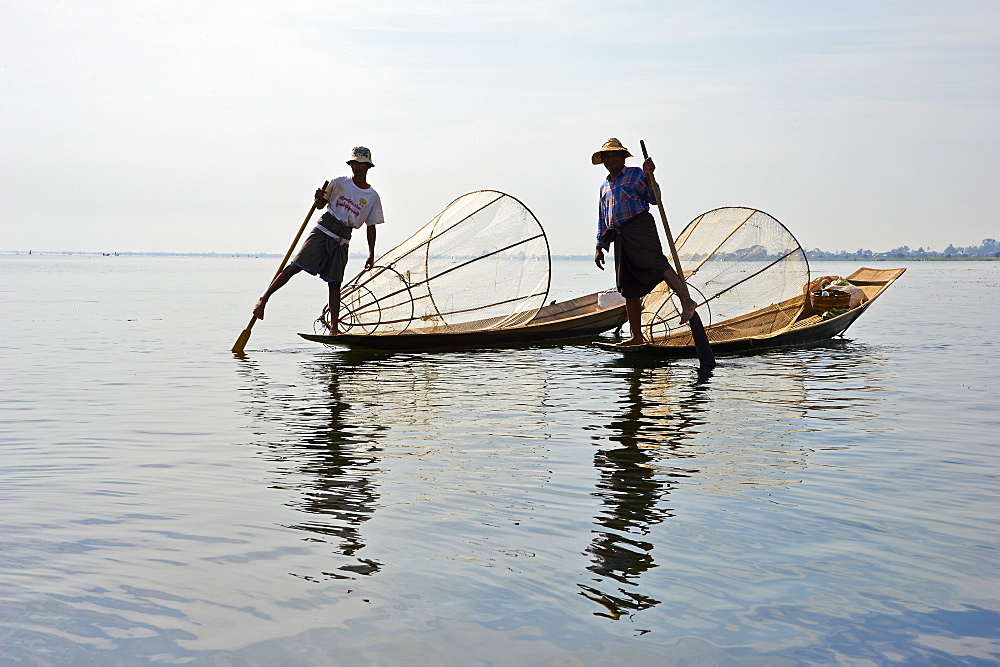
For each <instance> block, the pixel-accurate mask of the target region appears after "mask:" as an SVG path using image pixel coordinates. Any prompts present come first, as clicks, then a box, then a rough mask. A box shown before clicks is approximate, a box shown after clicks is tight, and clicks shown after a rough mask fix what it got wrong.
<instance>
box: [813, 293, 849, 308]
mask: <svg viewBox="0 0 1000 667" xmlns="http://www.w3.org/2000/svg"><path fill="white" fill-rule="evenodd" d="M826 293H827V294H829V296H823V290H817V291H815V292H810V294H809V300H810V301H811V302H812V307H813V309H814V310H815V311H816V312H818V313H822V312H823V311H825V310H833V309H835V308H844V309H847V308H850V307H851V295H850V294H848V293H847V292H841V291H839V290H835V289H828V290H826Z"/></svg>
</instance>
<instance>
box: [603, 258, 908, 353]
mask: <svg viewBox="0 0 1000 667" xmlns="http://www.w3.org/2000/svg"><path fill="white" fill-rule="evenodd" d="M904 271H906V269H868V268H861V269H858V270H857V271H855V272H854V273H852V274H851V275H850V276H847V280H848V282H850V283H851V284H852V285H855V286H856V287H859V288H861V290H862V291H864V293H865V297H866V299H865V301H864V303H862V304H861V305H859V306H855V307H854V308H852V309H850V310H848V311H847V312H844V313H841V314H839V315H836V316H834V317H827V318H825V319H824V318H823V317H822V314H821V313H815V312H812V311H811V310H809V309H808V308H803V302H804V301H805V295H804V294H803V295H802V296H799V297H796V298H795V299H790V300H789V301H787V302H783V303H781V304H776V306H774V307H777V308H780V309H786V308H793V309H796V308H797V309H798V310H799V311H800V313H799V316H798V318H797V319H796V320H795V321H794V323H793V324H792V325H791V326H790V327H787V328H785V329H782V330H780V331H777V332H774V333H771V334H767V335H761V336H747V337H732V335H731V334H730V332H731V331H733V330H738V329H739V328H740V324H741V322H743V321H746V320H750V319H753V318H754V316H756V315H758V314H759V313H762V312H763V311H758V312H757V313H749V314H748V315H742V316H740V317H738V318H733V319H732V320H724V321H722V322H717V323H713V324H711V325H710V326H707V327H705V332H706V333H707V334H708V339H709V342H710V343H711V344H712V352H714V353H715V355H716V356H719V355H727V354H746V353H752V352H756V351H759V350H769V349H774V348H780V347H796V346H801V345H808V344H811V343H817V342H820V341H824V340H828V339H830V338H833V337H834V336H837V335H839V334H842V333H844V332H845V331H847V328H848V327H850V326H851V325H852V324H854V322H855V320H857V319H858V318H859V317H861V315H862V313H864V312H865V311H866V310H868V308H869V307H870V306H871V305H872V304H873V303H874V302H875V299H877V298H878V297H879V296H880V295H881V294H882V293H883V292H884V291H885V290H886V289H887V288H888V287H889V285H891V284H892V283H893V282H894V281H895V280H896V279H897V278H899V277H900V276H901V275H903V272H904ZM774 307H772V308H774ZM737 320H738V321H737ZM597 345H598V346H600V347H602V348H604V349H606V350H613V351H615V352H621V353H622V354H627V355H647V356H656V357H666V358H691V357H697V356H698V353H697V350H695V347H694V345H693V343H692V341H691V334H690V332H689V331H688V330H687V329H686V328H685V329H684V330H682V331H679V332H677V333H674V334H673V335H671V336H669V337H667V338H665V339H658V340H655V341H652V342H650V343H646V344H645V345H631V346H628V347H618V346H617V345H615V344H614V343H606V342H598V343H597Z"/></svg>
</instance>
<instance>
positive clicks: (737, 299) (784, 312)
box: [642, 207, 809, 345]
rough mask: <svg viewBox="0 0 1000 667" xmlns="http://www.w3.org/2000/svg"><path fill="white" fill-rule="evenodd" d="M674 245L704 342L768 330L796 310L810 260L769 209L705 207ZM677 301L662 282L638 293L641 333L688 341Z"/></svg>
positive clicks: (787, 322) (783, 325)
mask: <svg viewBox="0 0 1000 667" xmlns="http://www.w3.org/2000/svg"><path fill="white" fill-rule="evenodd" d="M676 246H677V254H678V256H679V258H680V262H681V267H682V268H683V270H684V274H685V276H686V278H687V283H688V288H689V289H690V292H691V298H693V299H694V300H695V301H697V302H698V304H699V305H698V313H699V314H700V316H701V319H702V322H703V323H704V324H705V328H706V333H707V334H708V339H709V341H711V342H722V341H726V340H733V339H736V338H747V337H755V336H767V335H772V334H775V333H777V332H780V331H783V330H785V329H787V328H789V327H790V326H791V325H792V323H793V322H794V321H795V319H796V317H797V316H798V314H799V312H800V311H801V309H802V307H803V304H804V300H803V298H802V296H803V289H804V288H805V286H806V285H807V284H808V282H809V262H808V260H807V259H806V255H805V252H803V250H802V247H801V246H800V245H799V242H798V241H796V240H795V237H794V236H792V234H791V232H789V231H788V230H787V229H786V228H785V226H784V225H782V224H781V223H780V222H778V221H777V220H775V219H774V218H773V217H771V216H770V215H768V214H767V213H764V212H763V211H758V210H756V209H752V208H742V207H728V208H719V209H715V210H714V211H709V212H708V213H703V214H702V215H700V216H698V217H697V218H695V219H694V220H693V221H692V222H691V224H689V225H688V226H687V227H686V228H685V229H684V231H683V232H681V235H680V236H679V237H678V238H677V243H676ZM671 263H672V262H671ZM678 306H679V302H678V300H677V298H676V297H675V296H674V293H673V291H672V290H670V288H669V287H668V286H667V284H666V283H661V284H660V285H659V286H658V287H657V288H656V289H655V290H653V292H652V293H650V294H649V295H647V296H646V297H645V298H644V299H643V317H642V325H643V332H644V334H645V335H646V336H647V337H648V338H650V339H652V340H654V341H655V342H657V343H661V344H667V345H691V344H692V343H693V341H692V339H691V333H690V329H688V327H687V326H683V327H681V326H680V313H679V311H678Z"/></svg>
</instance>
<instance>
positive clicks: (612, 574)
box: [578, 340, 891, 619]
mask: <svg viewBox="0 0 1000 667" xmlns="http://www.w3.org/2000/svg"><path fill="white" fill-rule="evenodd" d="M762 361H763V363H761V362H762ZM883 366H884V359H882V358H881V357H880V355H879V354H878V353H877V351H875V350H871V349H866V348H864V347H862V346H859V345H857V344H853V343H851V342H850V341H845V340H836V341H828V342H825V343H823V344H822V345H817V346H814V347H812V348H808V349H800V350H793V351H775V352H772V353H769V354H766V355H756V356H754V357H752V358H746V359H740V358H731V359H728V360H726V361H723V362H722V365H721V366H720V367H718V368H717V369H716V370H715V373H714V374H715V376H716V377H715V378H713V377H712V375H711V374H697V373H698V372H697V370H696V369H694V368H692V367H690V366H684V365H675V364H672V363H671V362H659V363H657V362H656V361H648V362H646V363H645V364H643V363H642V362H641V361H639V360H618V361H617V362H614V363H612V364H610V369H611V370H612V371H617V372H618V373H619V375H620V377H621V385H620V386H621V396H623V399H622V400H621V401H620V403H621V405H622V407H621V411H620V413H619V416H617V417H616V418H613V419H611V420H610V421H607V422H606V423H605V424H604V425H603V429H604V430H605V431H606V432H607V433H608V435H607V437H606V439H605V440H602V441H601V442H602V444H603V443H611V446H604V447H601V448H600V449H599V450H598V451H597V453H596V454H595V456H594V465H595V467H596V469H597V470H598V472H599V474H600V478H599V481H598V483H597V486H596V490H595V495H596V496H597V497H598V498H600V500H601V503H602V511H601V512H600V513H599V514H598V515H597V516H595V517H594V538H593V540H592V542H591V544H590V545H589V546H588V547H587V548H586V549H585V550H584V551H585V553H586V554H587V555H588V556H589V557H590V559H591V565H590V566H589V567H588V570H589V571H590V572H591V573H593V574H595V575H597V576H596V577H591V581H590V582H588V583H587V584H578V585H579V587H580V589H581V591H580V594H581V595H583V596H584V597H586V598H588V599H590V600H592V601H594V602H596V603H597V604H599V605H600V607H601V609H600V610H599V611H597V612H595V614H596V615H598V616H606V617H608V618H612V619H618V618H621V617H623V616H632V615H633V614H635V613H636V612H638V611H641V610H643V609H647V608H649V607H652V606H655V605H656V604H659V602H660V601H659V600H657V599H655V598H653V597H651V596H650V595H648V594H646V593H644V592H643V590H642V586H641V581H640V578H641V576H642V575H643V573H645V572H648V571H649V570H651V569H653V568H655V567H657V563H656V561H655V559H654V556H653V554H654V550H656V551H657V553H660V554H663V552H665V551H668V550H669V542H668V541H667V540H666V539H665V538H664V536H663V530H662V529H658V528H657V525H658V524H661V523H662V522H663V521H664V520H665V519H667V518H670V517H672V516H674V515H675V512H674V510H673V509H672V508H670V507H669V506H668V505H667V504H666V502H667V498H668V497H669V496H670V495H671V494H674V493H677V492H680V491H683V492H684V493H685V494H688V493H691V492H696V493H704V494H708V495H710V496H713V497H716V498H718V497H720V496H737V495H739V496H746V495H754V496H755V497H758V498H759V499H760V500H761V501H762V502H778V501H776V500H775V499H774V498H773V497H772V496H771V493H770V491H772V490H774V489H778V488H786V487H788V486H790V485H793V484H798V483H800V482H801V481H802V478H803V475H804V473H803V471H804V469H805V468H806V466H807V457H808V456H809V454H810V453H811V452H812V451H813V450H812V449H810V448H809V447H808V446H806V445H805V444H804V439H803V438H801V437H799V434H800V433H802V432H806V431H816V430H820V429H825V428H826V427H827V424H828V423H829V422H831V421H832V422H839V423H844V422H848V423H850V424H851V425H852V426H853V427H854V428H857V429H865V430H877V429H878V428H879V425H878V423H877V420H878V414H880V411H879V409H878V408H877V406H876V405H875V402H874V401H875V399H876V398H877V396H875V395H874V394H875V393H876V392H879V391H881V390H882V387H881V386H880V385H878V384H874V383H872V381H871V379H872V378H887V377H891V373H889V372H888V371H886V370H885V369H884V368H883ZM695 374H697V375H695ZM861 378H867V384H865V385H864V386H861V387H859V386H857V385H858V382H859V381H861V380H860V379H861ZM845 387H846V388H849V389H851V391H846V392H843V391H841V390H842V389H844V388H845ZM863 394H867V396H866V397H865V398H864V399H859V398H858V397H859V395H863ZM601 417H602V418H603V417H604V415H601ZM734 433H737V434H739V437H736V438H734V437H733V435H734ZM845 446H849V445H845V444H844V443H843V442H842V441H831V442H829V443H828V444H825V445H824V446H823V449H825V450H835V449H842V448H844V447H845ZM710 502H712V503H717V502H719V501H718V500H713V501H710ZM660 558H661V559H663V558H664V555H661V556H660ZM654 588H655V589H657V590H662V589H663V586H662V582H661V583H660V585H656V586H654Z"/></svg>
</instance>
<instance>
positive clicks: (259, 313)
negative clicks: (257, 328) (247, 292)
mask: <svg viewBox="0 0 1000 667" xmlns="http://www.w3.org/2000/svg"><path fill="white" fill-rule="evenodd" d="M266 305H267V299H264V298H263V297H262V298H260V299H257V303H256V304H254V307H253V316H254V317H256V318H257V319H258V320H262V319H264V306H266Z"/></svg>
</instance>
